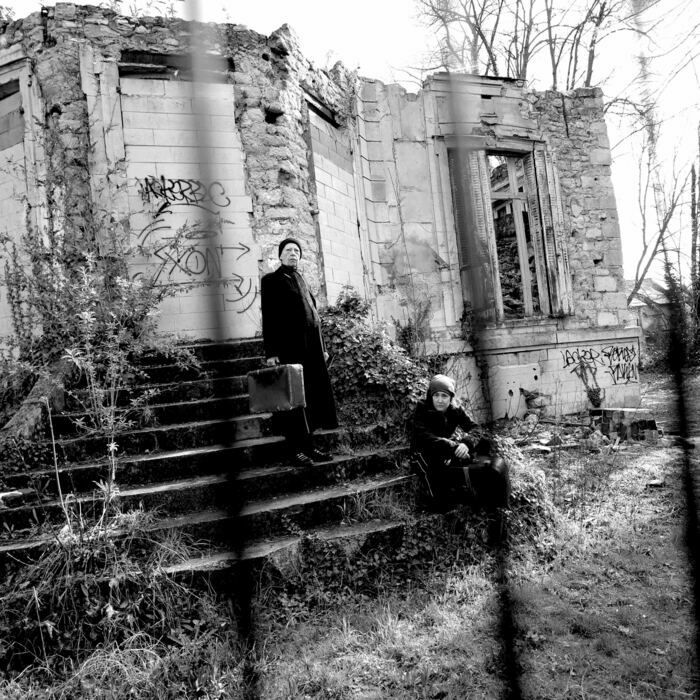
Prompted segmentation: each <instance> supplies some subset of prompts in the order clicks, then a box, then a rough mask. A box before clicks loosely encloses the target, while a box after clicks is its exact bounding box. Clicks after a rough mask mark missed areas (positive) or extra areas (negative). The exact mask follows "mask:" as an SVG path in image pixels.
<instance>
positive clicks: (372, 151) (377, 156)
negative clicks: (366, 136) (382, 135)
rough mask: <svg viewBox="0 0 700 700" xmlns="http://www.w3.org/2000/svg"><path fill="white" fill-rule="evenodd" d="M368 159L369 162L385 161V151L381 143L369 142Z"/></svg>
mask: <svg viewBox="0 0 700 700" xmlns="http://www.w3.org/2000/svg"><path fill="white" fill-rule="evenodd" d="M367 158H369V160H383V159H384V149H383V147H382V142H381V141H367Z"/></svg>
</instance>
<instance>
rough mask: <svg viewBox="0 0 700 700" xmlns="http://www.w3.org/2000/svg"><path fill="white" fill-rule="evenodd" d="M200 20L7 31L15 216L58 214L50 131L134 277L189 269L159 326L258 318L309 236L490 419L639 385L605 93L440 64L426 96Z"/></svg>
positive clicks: (5, 181) (100, 16)
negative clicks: (46, 188) (266, 288)
mask: <svg viewBox="0 0 700 700" xmlns="http://www.w3.org/2000/svg"><path fill="white" fill-rule="evenodd" d="M194 29H195V27H194V26H193V25H191V24H188V23H187V22H184V21H179V20H173V21H166V20H162V19H153V18H143V19H131V18H125V17H120V16H118V15H115V14H114V13H112V12H110V11H107V10H102V9H98V8H95V7H86V6H75V5H72V4H58V5H56V7H55V8H46V9H44V10H42V11H41V12H37V13H35V14H33V15H30V16H29V17H27V18H25V19H23V20H19V21H15V22H12V23H10V24H8V25H7V26H6V27H5V28H4V32H3V34H2V36H0V149H1V150H2V152H1V154H0V159H1V161H2V165H3V167H2V168H0V191H2V193H3V197H2V201H1V202H0V206H1V207H2V214H1V216H0V222H2V226H3V227H4V229H5V231H7V232H9V233H10V234H11V235H12V236H14V237H18V236H19V234H20V232H21V230H22V228H23V227H24V226H25V225H26V211H27V210H26V202H28V203H29V204H30V205H31V207H30V209H29V213H30V216H31V217H34V218H35V220H36V223H37V225H39V226H40V225H41V221H42V217H45V216H46V215H47V212H46V208H45V202H44V201H43V200H42V189H41V187H40V186H39V185H38V184H37V183H38V182H39V183H40V182H41V181H42V177H44V178H45V177H46V176H48V175H50V170H51V168H52V167H53V165H52V164H53V160H52V158H49V157H47V154H46V148H45V145H44V141H43V140H42V134H41V132H42V130H46V128H50V130H51V133H53V134H54V135H57V137H58V141H59V143H60V147H61V148H63V149H64V151H65V154H67V156H68V157H67V158H65V159H64V161H63V162H65V163H68V168H69V169H70V176H71V178H72V179H73V180H74V182H75V183H77V185H79V186H81V187H83V199H82V201H84V202H90V203H91V205H92V206H94V207H98V208H99V209H100V210H101V211H103V212H105V214H107V215H108V219H109V221H111V222H112V224H113V228H112V233H113V232H114V230H117V231H118V235H117V237H118V238H119V237H121V238H120V246H119V250H124V251H128V253H125V254H127V255H128V256H129V260H128V263H129V268H130V270H131V271H132V274H134V275H137V274H153V273H154V271H155V274H157V275H159V278H160V279H162V280H163V282H171V283H172V282H175V283H178V285H179V288H180V290H181V291H180V293H179V294H178V295H177V296H175V297H174V298H171V299H169V300H168V301H167V302H166V303H165V304H164V305H163V308H162V309H161V316H160V318H161V326H162V328H163V330H167V331H179V332H182V333H183V334H186V335H188V336H190V337H194V338H212V337H232V338H246V337H252V336H255V335H256V334H259V332H260V325H261V324H260V309H259V294H258V289H259V280H260V277H261V275H262V274H264V273H266V272H268V271H269V270H271V269H273V268H274V267H275V266H276V265H277V243H278V242H279V241H280V240H281V239H282V238H283V237H286V236H288V235H293V236H296V237H297V238H299V239H300V240H301V242H302V244H303V246H304V256H303V261H302V263H303V265H302V268H303V272H304V274H305V276H306V278H307V279H308V280H309V281H310V282H311V284H312V286H313V288H314V291H315V292H316V294H317V297H318V298H319V300H320V301H321V303H322V304H326V303H333V302H334V301H335V299H336V298H337V296H338V293H339V292H340V291H341V290H342V289H343V287H344V286H345V285H352V286H353V287H354V288H355V289H357V290H358V291H359V292H360V293H361V294H362V295H363V296H365V297H366V298H367V299H368V300H369V301H370V302H371V304H372V309H373V314H374V317H375V318H376V319H377V320H379V321H382V320H383V321H386V322H388V324H389V325H390V326H391V327H392V328H393V327H394V326H395V325H396V323H398V324H399V325H401V326H403V327H404V328H405V327H407V326H408V327H409V328H410V329H412V330H413V331H416V333H417V334H418V336H419V337H421V338H423V342H422V343H421V350H422V351H424V352H426V353H439V354H444V355H445V356H447V357H448V363H449V367H450V371H452V372H453V373H455V374H456V375H457V377H458V380H459V382H460V393H462V394H463V395H466V396H469V397H470V398H471V399H472V400H473V401H475V403H476V404H480V403H481V404H483V401H484V400H486V401H488V402H490V404H491V406H492V407H493V412H494V415H495V416H503V415H506V414H507V415H514V414H517V413H522V412H523V411H524V410H525V408H526V398H527V397H529V398H530V400H531V401H532V398H533V397H536V396H539V397H540V398H539V400H538V402H539V403H544V404H547V405H549V407H550V410H552V411H556V412H560V411H566V412H569V411H574V410H578V409H581V408H585V407H588V406H590V405H591V403H590V402H591V401H593V403H596V402H597V401H600V400H602V402H603V405H604V406H620V405H627V406H630V405H632V406H633V405H635V404H636V402H637V401H638V398H639V383H638V348H639V331H638V329H637V328H636V327H630V328H628V327H626V324H627V318H628V315H627V309H626V299H625V293H624V288H623V276H622V255H621V247H620V235H619V229H618V220H617V211H616V205H615V196H614V193H613V188H612V183H611V177H610V149H609V143H608V138H607V132H606V126H605V122H604V118H603V102H602V95H601V92H600V91H599V90H597V89H588V88H587V89H579V90H576V91H574V92H571V93H568V94H566V95H562V94H559V93H553V92H544V93H533V92H530V91H528V90H527V89H526V87H525V86H524V85H523V83H522V82H521V81H516V80H510V79H499V78H483V77H478V76H474V75H452V76H449V75H447V74H436V75H433V76H432V77H431V78H429V79H428V80H427V81H426V82H425V84H424V85H423V87H422V89H421V90H420V91H419V92H418V93H417V94H410V93H408V92H407V91H406V90H404V89H403V88H402V87H400V86H397V85H384V84H382V83H381V82H379V81H376V80H371V79H366V78H358V77H357V76H355V75H354V74H351V73H348V72H347V71H346V70H345V69H343V68H342V66H340V65H338V66H336V67H335V68H334V69H332V70H331V71H322V70H317V69H316V68H314V67H313V66H312V65H311V64H310V63H309V62H308V61H307V60H305V59H304V57H303V56H302V55H301V53H300V50H299V47H298V43H297V41H296V39H295V37H294V35H293V33H292V32H291V31H290V30H289V29H288V28H286V27H282V28H281V29H279V30H278V31H276V32H274V33H273V34H272V35H270V36H269V37H265V36H262V35H260V34H257V33H256V32H254V31H251V30H249V29H247V28H245V27H242V26H238V25H218V26H216V25H206V26H204V27H203V28H202V29H203V31H204V37H201V36H200V34H199V32H195V31H194ZM193 77H197V80H196V81H194V80H193ZM17 164H20V165H21V166H22V167H21V168H20V169H18V168H17V167H16V166H17ZM76 215H80V212H79V211H78V212H76ZM183 227H185V228H184V229H183ZM183 230H184V231H185V234H184V235H177V232H178V231H183ZM101 244H102V245H104V246H107V245H109V242H108V241H107V240H105V241H103V242H101ZM0 321H2V324H3V326H5V327H6V326H7V325H8V307H7V301H6V299H5V291H4V290H0ZM222 323H223V328H222V327H221V326H222ZM477 326H479V328H481V326H483V329H482V330H480V332H479V333H474V332H473V329H474V328H475V327H477Z"/></svg>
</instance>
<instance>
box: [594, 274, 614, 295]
mask: <svg viewBox="0 0 700 700" xmlns="http://www.w3.org/2000/svg"><path fill="white" fill-rule="evenodd" d="M593 289H594V290H595V291H596V292H616V291H617V280H616V279H615V278H614V277H610V276H609V275H606V276H605V277H596V278H595V279H594V280H593Z"/></svg>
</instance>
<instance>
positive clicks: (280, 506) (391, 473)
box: [0, 339, 413, 575]
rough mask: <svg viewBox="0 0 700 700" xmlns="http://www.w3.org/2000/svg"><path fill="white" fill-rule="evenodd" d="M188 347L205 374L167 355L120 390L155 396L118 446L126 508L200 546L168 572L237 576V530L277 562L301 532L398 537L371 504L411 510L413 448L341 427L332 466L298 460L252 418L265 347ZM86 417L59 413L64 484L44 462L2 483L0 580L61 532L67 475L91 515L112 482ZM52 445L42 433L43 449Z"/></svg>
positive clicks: (325, 438)
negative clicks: (255, 377)
mask: <svg viewBox="0 0 700 700" xmlns="http://www.w3.org/2000/svg"><path fill="white" fill-rule="evenodd" d="M192 349H193V350H194V352H195V354H196V355H197V356H198V358H199V360H200V363H201V364H200V368H199V369H198V370H194V369H183V368H182V367H181V366H178V365H177V364H176V363H174V362H172V361H166V360H163V359H162V358H160V359H158V358H152V359H151V360H150V361H148V362H146V363H145V364H144V365H143V369H144V371H145V374H146V377H147V378H146V379H145V380H143V381H142V382H141V383H140V384H139V385H134V386H133V387H131V388H130V389H129V391H128V392H125V395H124V401H125V404H126V403H128V400H129V398H130V397H133V396H134V395H136V394H137V393H138V392H143V391H146V390H147V389H155V390H156V393H155V394H154V397H153V398H152V399H151V400H149V410H148V411H147V413H146V416H147V417H148V420H147V423H146V424H145V425H143V426H142V427H138V428H131V429H129V430H128V431H127V432H124V433H122V434H121V435H119V436H118V438H117V441H116V442H117V444H118V456H119V466H118V471H117V477H116V483H117V485H118V487H119V506H120V509H121V511H122V512H128V511H130V510H134V509H139V508H142V509H144V510H145V511H147V512H149V513H150V514H151V515H152V517H150V518H149V519H148V521H147V522H148V524H147V527H148V529H149V530H152V531H153V532H154V533H155V532H161V533H165V532H167V531H170V530H175V531H180V532H182V533H185V534H186V535H187V538H188V540H192V541H195V542H196V543H197V546H196V548H195V549H196V553H195V554H192V553H191V552H190V554H189V555H188V557H186V558H183V559H182V560H181V561H179V562H177V563H175V564H173V565H172V566H170V567H169V571H170V572H172V573H176V574H183V575H184V574H187V573H188V572H216V571H221V570H227V569H229V568H230V566H231V565H232V563H233V562H235V561H236V560H237V557H236V556H235V555H234V552H233V551H232V549H231V546H230V545H231V536H232V533H234V532H235V533H237V534H241V533H242V534H243V539H244V540H245V543H246V544H245V549H244V550H243V554H242V556H243V558H245V559H247V560H270V559H273V560H276V561H278V563H279V562H280V561H283V560H284V558H285V557H289V556H290V555H293V553H294V551H295V548H296V545H298V543H299V542H300V541H301V538H302V536H303V535H304V534H305V533H308V534H315V535H317V536H319V537H321V538H326V539H335V538H343V539H344V540H345V541H346V542H348V543H351V545H352V546H353V547H362V546H373V543H374V542H377V541H383V538H384V537H385V536H387V535H390V534H392V533H395V532H396V531H397V530H399V529H400V527H401V523H400V521H399V520H397V519H396V518H395V517H391V516H392V513H391V508H388V507H385V508H384V509H383V512H381V510H377V509H375V510H374V511H372V508H371V507H368V504H371V503H372V502H373V501H374V502H375V503H381V502H382V500H383V501H384V503H385V505H386V504H387V503H391V502H392V499H393V500H394V501H395V502H396V503H406V504H408V503H410V498H411V491H412V488H413V486H412V478H411V477H410V476H409V470H408V467H407V462H408V450H407V447H406V446H405V445H404V444H398V445H396V446H388V445H387V444H386V441H385V439H386V436H385V434H384V433H383V431H382V427H381V426H363V427H358V426H341V427H340V428H339V429H337V430H329V431H319V432H318V433H317V438H316V440H317V444H318V446H319V447H321V448H322V449H325V450H328V451H330V452H332V453H333V459H332V460H331V461H329V462H325V463H320V464H314V465H313V466H309V467H303V468H302V467H298V466H293V465H291V464H290V462H289V460H288V459H287V454H286V450H285V448H284V441H283V439H282V438H281V437H280V436H278V435H274V434H273V433H272V427H271V420H270V419H271V416H270V415H269V414H261V415H250V414H249V412H248V395H247V380H246V374H247V372H249V371H250V370H252V369H257V368H258V367H260V366H262V357H261V353H262V343H261V341H260V340H255V339H253V340H241V341H229V342H224V343H197V344H196V345H193V346H192ZM79 417H80V416H79V413H78V412H77V405H76V404H74V403H73V404H72V403H71V402H70V401H67V403H66V410H65V411H64V412H63V413H61V414H58V415H55V416H54V418H53V427H54V432H55V442H56V449H57V454H58V461H59V473H58V476H59V479H58V480H57V478H56V470H55V468H54V467H52V466H48V465H44V466H41V467H39V468H36V467H33V466H28V467H27V468H26V469H24V470H21V471H16V472H14V473H11V474H8V475H5V476H4V481H5V491H6V494H5V497H4V499H3V501H2V505H1V506H0V573H2V572H3V571H5V572H6V571H10V570H12V569H13V568H14V567H17V566H21V565H22V563H23V562H27V561H30V560H31V559H33V558H35V557H36V556H37V555H38V553H40V552H41V551H42V550H43V549H44V548H45V547H46V546H47V543H48V542H50V541H51V540H52V539H53V538H55V537H56V536H57V535H58V533H59V532H60V529H61V527H62V526H63V525H64V524H65V516H64V512H63V509H62V506H61V501H60V499H59V496H58V494H59V490H58V485H59V483H58V482H59V480H60V488H61V493H62V495H63V497H64V499H65V498H66V496H67V495H68V499H69V503H70V504H71V507H72V508H73V509H78V510H80V512H81V513H82V514H83V515H84V516H85V517H87V518H89V517H91V516H92V515H93V514H95V513H97V512H99V510H100V508H101V498H102V495H101V492H100V490H99V489H98V488H97V486H96V484H97V483H99V482H100V481H103V480H104V479H105V473H106V469H107V458H106V441H105V439H104V438H96V437H89V436H85V435H81V434H79V433H78V432H77V429H76V426H75V419H76V418H79ZM378 445H379V446H378ZM50 446H51V442H50V441H49V440H48V438H47V440H46V444H45V447H46V450H45V452H47V453H48V452H50ZM69 494H70V495H69ZM236 509H238V511H237V517H236V515H235V511H236ZM387 514H388V515H389V517H387ZM382 516H383V517H382ZM113 536H117V537H118V536H120V532H118V531H117V532H115V533H114V535H113Z"/></svg>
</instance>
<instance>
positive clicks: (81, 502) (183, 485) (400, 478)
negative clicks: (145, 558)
mask: <svg viewBox="0 0 700 700" xmlns="http://www.w3.org/2000/svg"><path fill="white" fill-rule="evenodd" d="M411 481H412V477H411V476H410V475H408V474H407V473H406V472H405V471H403V472H397V471H393V472H388V473H380V474H374V475H371V476H367V477H363V478H362V479H358V480H355V481H352V482H348V483H341V484H333V485H331V486H325V487H321V488H316V489H313V490H302V491H297V492H294V493H289V494H287V495H284V496H281V497H274V498H265V499H260V500H254V501H249V502H247V503H245V504H244V505H243V506H242V507H241V508H240V510H239V512H238V522H237V525H236V526H237V527H240V528H243V530H242V532H243V534H244V536H246V537H249V538H250V539H252V538H253V537H256V538H260V537H278V536H281V535H284V534H290V533H292V534H294V533H296V532H298V531H299V530H304V529H308V528H310V527H315V526H320V525H322V524H324V523H337V522H340V521H341V519H342V516H343V513H344V512H345V513H348V512H350V513H352V512H353V502H352V501H353V499H354V498H357V497H358V496H359V495H361V494H365V495H368V494H371V493H372V492H382V491H387V490H391V491H401V490H402V489H405V488H407V487H408V486H409V485H410V483H411ZM235 485H236V482H235V481H233V480H231V479H229V477H228V476H227V475H225V474H213V475H208V476H202V477H195V478H191V479H182V480H179V481H172V482H167V483H161V484H155V485H148V486H136V487H128V488H122V489H121V491H120V494H119V504H120V507H121V509H122V511H123V512H127V511H129V510H137V509H143V510H147V511H151V512H156V513H157V514H158V516H159V517H161V518H162V517H165V516H179V517H180V518H184V519H183V520H182V521H181V524H183V525H184V524H186V523H188V524H189V525H193V524H197V525H198V526H199V530H200V531H199V532H196V533H194V534H196V535H197V536H198V537H202V536H204V537H206V539H207V540H211V541H213V542H214V541H218V542H219V543H226V541H227V540H228V538H229V537H230V522H228V521H229V520H230V518H231V517H232V509H233V507H234V506H233V502H234V494H235V493H236V494H237V493H238V492H236V491H235ZM64 503H66V504H67V507H68V508H69V509H71V510H73V511H74V512H80V514H81V515H82V517H83V518H84V519H87V520H90V519H93V518H95V517H97V516H98V515H99V514H100V512H101V507H102V499H101V496H100V494H99V492H97V491H95V492H93V493H83V494H80V495H78V496H76V497H74V498H70V499H67V500H66V499H65V498H64ZM205 513H206V514H209V515H208V516H203V515H202V514H205ZM188 515H189V516H190V517H189V518H188V517H187V516H188ZM64 523H65V515H64V511H63V506H62V505H61V502H60V501H59V500H58V499H54V500H50V501H46V502H44V503H42V504H40V505H37V506H32V505H24V506H17V507H13V508H6V509H3V510H2V511H0V530H2V531H4V532H13V531H14V532H21V531H23V530H27V529H30V528H35V529H36V528H37V527H38V528H39V529H40V530H42V531H43V532H42V534H43V536H44V538H45V537H48V536H50V535H51V534H54V535H55V534H56V532H57V530H58V529H59V528H60V527H62V525H63V524H64ZM227 523H228V524H227ZM202 526H206V527H205V530H206V532H202V531H201V530H202ZM172 527H174V525H173V526H172ZM34 539H35V540H36V539H41V538H34ZM19 544H20V543H19V542H17V541H14V542H7V543H6V545H3V546H7V547H8V548H9V549H10V550H11V552H12V554H13V555H14V556H16V555H18V552H19V550H20V549H21V547H19Z"/></svg>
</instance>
